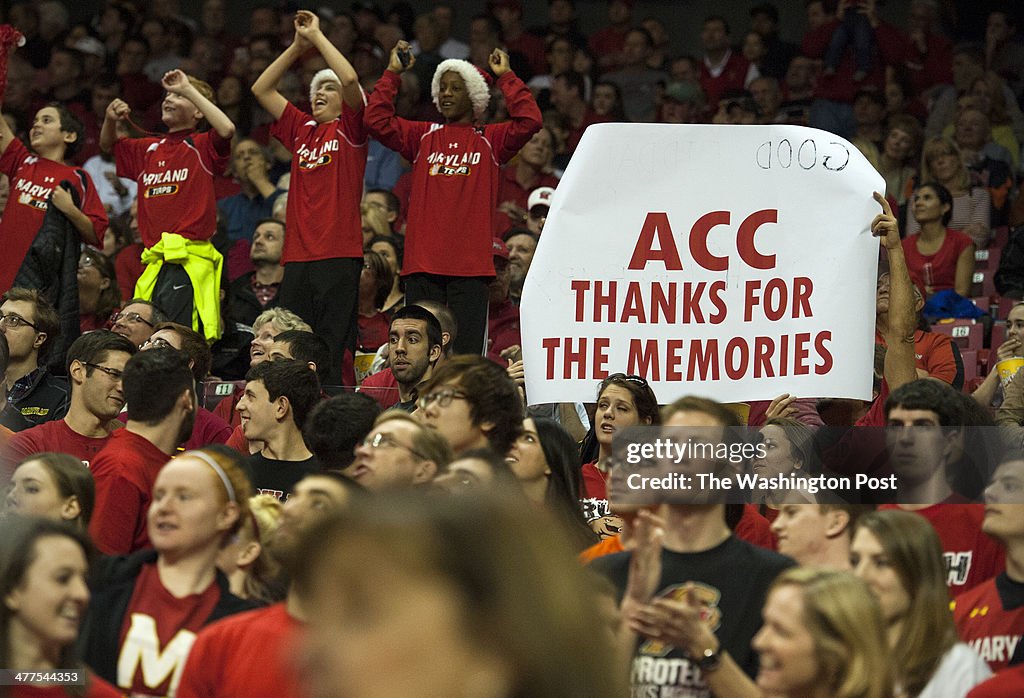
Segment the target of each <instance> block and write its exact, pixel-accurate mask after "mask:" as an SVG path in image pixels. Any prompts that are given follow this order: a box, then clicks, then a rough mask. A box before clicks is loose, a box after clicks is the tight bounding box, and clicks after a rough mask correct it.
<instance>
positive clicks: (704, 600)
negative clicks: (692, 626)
mask: <svg viewBox="0 0 1024 698" xmlns="http://www.w3.org/2000/svg"><path fill="white" fill-rule="evenodd" d="M688 586H692V588H693V591H694V594H696V596H697V602H698V603H699V605H700V609H701V611H700V619H701V621H702V622H703V623H704V625H706V626H707V627H708V629H710V630H711V631H712V632H714V631H715V630H718V626H719V625H721V624H722V609H721V608H719V607H718V602H719V601H720V600H721V599H722V592H720V591H719V590H718V589H716V588H714V587H713V586H709V585H707V584H703V583H701V582H690V583H689V584H673V585H672V586H670V587H669V588H667V589H666V590H665V591H663V592H661V593H660V594H658V596H660V597H662V598H665V599H674V600H676V601H683V600H685V596H686V591H687V587H688ZM671 651H672V645H669V644H667V643H665V642H662V641H660V640H647V641H646V642H644V643H643V644H642V645H640V654H645V655H653V656H656V657H664V656H665V655H667V654H668V653H669V652H671Z"/></svg>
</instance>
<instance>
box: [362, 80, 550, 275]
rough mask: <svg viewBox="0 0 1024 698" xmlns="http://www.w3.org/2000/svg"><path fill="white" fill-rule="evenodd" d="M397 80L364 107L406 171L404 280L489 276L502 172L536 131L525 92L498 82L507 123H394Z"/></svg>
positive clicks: (383, 84) (518, 83) (519, 85)
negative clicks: (409, 185)
mask: <svg viewBox="0 0 1024 698" xmlns="http://www.w3.org/2000/svg"><path fill="white" fill-rule="evenodd" d="M399 81H400V79H399V76H398V75H397V74H396V73H393V72H391V71H390V70H386V71H384V75H383V76H382V77H381V78H380V80H378V81H377V87H376V89H375V90H374V92H373V94H372V95H371V96H370V99H369V103H368V104H367V106H366V117H365V118H366V125H367V127H368V128H369V129H370V132H371V133H372V135H373V137H374V138H376V139H377V140H378V141H380V142H381V143H382V144H384V145H385V146H387V147H388V148H390V149H391V150H394V151H396V152H398V153H400V154H401V155H402V156H403V157H404V158H405V159H407V160H409V161H410V162H411V163H412V190H411V193H410V195H409V212H408V216H407V220H408V223H407V224H406V231H405V260H404V264H403V269H402V273H403V274H414V273H417V272H425V273H428V274H439V275H442V276H494V262H493V260H492V259H491V255H492V252H491V240H492V228H493V220H494V208H495V206H496V205H497V201H498V185H499V183H500V181H501V171H500V167H501V165H503V164H504V163H506V162H508V161H509V160H511V159H512V157H513V156H515V154H516V153H518V152H519V149H520V148H522V147H523V146H524V145H526V142H527V141H529V140H530V138H532V137H533V134H535V133H536V132H537V131H539V130H540V128H541V125H542V124H541V114H540V109H539V108H538V107H537V102H536V101H534V99H533V95H531V94H530V90H529V89H528V88H527V87H526V85H525V84H523V81H522V80H520V79H519V78H517V77H516V76H515V74H514V73H512V72H507V73H505V74H504V75H502V76H501V77H500V78H498V81H497V83H496V84H497V86H498V88H499V89H500V90H501V91H502V93H503V94H504V95H505V102H506V104H507V105H508V113H509V115H510V117H511V119H510V120H509V121H503V122H502V123H500V124H488V125H486V126H477V125H472V124H436V123H430V122H427V121H407V120H405V119H402V118H400V117H398V116H396V115H395V105H394V98H395V94H396V93H397V91H398V86H399Z"/></svg>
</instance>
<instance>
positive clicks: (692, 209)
mask: <svg viewBox="0 0 1024 698" xmlns="http://www.w3.org/2000/svg"><path fill="white" fill-rule="evenodd" d="M766 143H770V144H771V146H772V147H771V149H770V150H771V153H770V157H769V153H768V151H767V150H766V148H765V144H766ZM793 144H797V145H795V146H794V145H793ZM882 184H883V182H882V179H881V176H880V175H879V174H878V173H877V172H876V171H875V170H874V169H873V168H872V167H871V166H870V165H869V164H868V162H867V161H866V160H865V159H864V157H863V156H862V155H861V154H860V153H859V151H857V149H856V148H854V147H852V146H851V145H850V144H849V143H847V142H845V141H843V140H842V139H841V138H839V137H837V136H834V135H832V134H829V133H825V132H823V131H816V130H814V129H807V128H801V127H796V126H749V127H743V128H738V127H733V126H706V125H686V126H675V125H672V126H666V125H661V124H599V125H596V126H594V127H591V128H590V129H588V130H587V132H586V134H585V135H584V138H583V140H582V141H581V143H580V146H579V148H578V149H577V151H576V153H575V154H574V156H573V160H572V163H571V164H570V166H569V169H568V170H567V171H566V174H565V176H564V177H563V178H562V180H561V183H560V184H559V187H558V192H559V197H558V199H557V200H556V201H555V203H554V206H553V207H552V209H551V211H550V214H549V215H550V218H549V219H548V223H547V227H546V228H545V235H544V237H543V238H542V239H541V242H540V245H539V246H538V248H537V252H536V255H535V257H534V260H533V263H532V265H531V268H530V275H529V276H528V277H527V280H526V288H525V289H524V292H523V302H522V306H521V308H522V311H521V312H522V335H523V353H524V358H525V359H526V381H527V395H528V396H529V399H530V401H531V403H543V402H561V401H566V400H574V401H586V400H589V399H592V393H593V386H594V383H595V382H597V381H599V380H601V379H603V378H605V377H607V376H608V375H609V374H611V373H614V372H617V371H624V372H626V373H630V374H637V375H641V376H643V377H644V378H645V379H647V381H648V382H649V383H651V386H652V388H653V389H654V391H655V393H656V394H657V396H658V399H659V401H660V402H662V403H668V402H671V401H672V400H674V399H676V398H678V397H681V396H683V395H685V394H690V393H694V392H699V393H700V394H703V395H707V396H709V397H713V398H715V399H716V400H720V401H722V402H744V401H749V400H770V399H772V398H774V397H776V396H778V395H779V394H780V393H783V392H788V393H792V394H795V395H801V396H807V397H847V398H855V399H868V398H869V397H870V394H871V375H872V365H873V354H872V351H871V341H870V340H871V336H872V334H873V332H874V312H873V310H874V278H875V275H876V274H875V272H876V269H877V260H878V251H877V243H874V241H873V240H872V239H871V235H870V233H871V232H872V231H874V232H876V233H877V234H879V235H883V236H884V239H885V241H886V243H885V244H886V246H889V245H891V244H893V241H894V240H895V241H897V242H898V230H897V229H896V228H895V220H894V218H893V217H892V212H891V211H889V210H887V209H886V208H885V204H883V214H882V215H880V216H877V217H876V213H877V208H876V204H875V202H873V201H870V200H868V199H867V197H866V196H865V190H866V191H874V190H879V189H881V187H882ZM873 217H875V218H876V220H875V221H874V222H872V218H873ZM869 224H870V225H869ZM552 225H554V226H555V227H553V228H552V227H551V226H552ZM869 228H870V229H869ZM552 230H554V234H549V233H551V231H552ZM893 234H895V235H896V238H893V237H892V235H893ZM839 367H841V368H839ZM837 369H838V370H837ZM783 409H784V406H783Z"/></svg>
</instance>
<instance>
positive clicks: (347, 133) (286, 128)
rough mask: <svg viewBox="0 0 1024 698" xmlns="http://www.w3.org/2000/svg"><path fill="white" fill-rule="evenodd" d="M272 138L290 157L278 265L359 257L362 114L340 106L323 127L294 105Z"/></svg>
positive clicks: (363, 156)
mask: <svg viewBox="0 0 1024 698" xmlns="http://www.w3.org/2000/svg"><path fill="white" fill-rule="evenodd" d="M270 133H271V135H273V136H274V137H275V138H277V140H279V141H281V143H282V144H283V145H284V147H285V148H288V150H290V151H291V152H292V154H293V156H292V167H291V173H292V177H291V184H290V185H289V188H288V216H287V218H288V231H287V234H286V235H285V236H284V253H283V256H282V257H281V261H282V263H286V262H310V261H314V260H318V259H335V258H353V257H356V258H359V259H362V257H363V222H362V218H361V216H360V214H359V202H360V200H361V199H362V196H363V175H364V174H365V172H366V153H367V138H366V127H365V126H363V110H362V108H360V109H352V108H351V107H350V106H348V105H347V104H343V105H342V112H341V116H340V117H339V118H337V119H334V120H333V121H328V122H327V123H325V124H318V123H317V121H316V119H314V118H313V117H312V116H311V115H309V114H306V113H305V112H302V111H300V110H299V109H298V108H296V107H295V106H294V105H292V104H288V106H286V107H285V109H284V113H282V114H281V118H280V119H278V120H277V121H276V122H274V125H273V127H272V128H271V129H270Z"/></svg>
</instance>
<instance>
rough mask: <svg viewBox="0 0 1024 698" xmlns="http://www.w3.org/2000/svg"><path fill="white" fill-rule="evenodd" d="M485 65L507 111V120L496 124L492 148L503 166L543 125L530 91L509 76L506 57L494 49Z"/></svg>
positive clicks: (514, 76) (511, 73)
mask: <svg viewBox="0 0 1024 698" xmlns="http://www.w3.org/2000/svg"><path fill="white" fill-rule="evenodd" d="M487 62H488V64H489V65H490V67H491V70H492V71H493V72H494V74H495V75H497V76H498V79H497V81H496V82H495V85H497V86H498V88H499V89H500V90H501V93H502V94H503V95H505V104H506V106H507V107H508V115H509V120H508V121H506V122H503V123H501V124H498V126H499V130H498V133H500V134H501V135H500V136H496V137H495V144H494V145H495V148H496V150H497V152H498V159H499V161H500V162H502V163H505V162H508V161H509V160H511V159H512V158H513V157H515V155H516V153H518V152H519V151H520V149H521V148H522V147H523V146H524V145H526V144H527V143H528V142H529V140H530V139H531V138H533V134H535V133H537V131H540V129H541V126H543V125H544V121H543V116H542V115H541V113H540V107H538V106H537V100H535V99H534V98H533V93H532V92H530V88H528V87H527V86H526V85H525V84H524V83H523V81H522V80H520V79H519V78H518V77H517V76H516V74H515V73H513V72H512V69H511V67H510V66H509V58H508V54H507V53H505V52H504V51H502V50H501V49H499V48H496V49H494V51H493V52H492V53H491V55H490V57H489V58H488V60H487Z"/></svg>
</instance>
